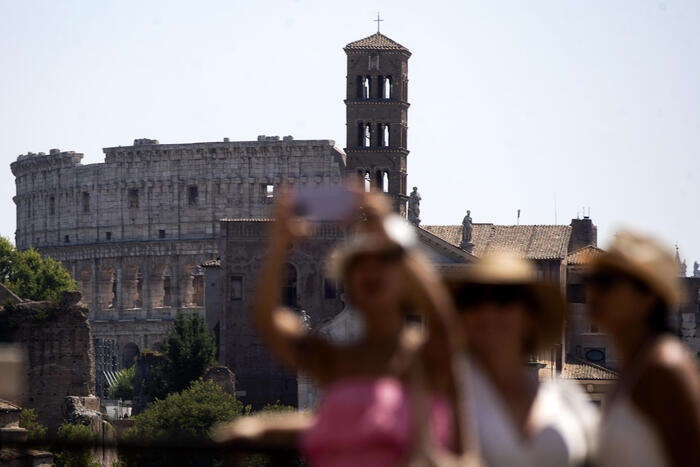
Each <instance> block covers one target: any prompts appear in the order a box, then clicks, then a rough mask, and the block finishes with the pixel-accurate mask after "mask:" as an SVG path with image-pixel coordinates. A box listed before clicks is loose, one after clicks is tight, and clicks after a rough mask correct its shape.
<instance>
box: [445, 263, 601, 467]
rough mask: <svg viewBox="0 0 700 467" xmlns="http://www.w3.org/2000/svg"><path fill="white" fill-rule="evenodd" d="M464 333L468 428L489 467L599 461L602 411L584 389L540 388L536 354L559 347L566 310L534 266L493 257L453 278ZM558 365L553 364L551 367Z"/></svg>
mask: <svg viewBox="0 0 700 467" xmlns="http://www.w3.org/2000/svg"><path fill="white" fill-rule="evenodd" d="M445 279H446V282H447V284H448V287H449V289H450V291H451V292H452V295H453V297H454V299H455V304H456V307H457V312H458V316H459V322H460V325H461V328H462V329H463V331H464V335H465V337H466V342H468V345H466V346H465V348H464V349H465V351H466V358H464V360H463V367H464V368H463V374H464V375H465V376H466V377H465V378H464V379H465V386H464V404H463V406H464V407H465V408H466V409H467V410H468V412H467V413H466V417H465V418H466V419H467V420H468V422H466V424H467V426H468V427H469V428H470V431H472V430H473V431H474V432H475V436H476V437H477V438H478V442H479V448H480V451H481V456H482V457H483V459H484V462H485V464H486V465H489V466H492V467H493V466H509V467H510V466H525V467H529V466H533V467H534V466H537V467H540V466H576V465H584V464H585V463H586V462H589V461H590V460H591V458H592V454H593V451H594V444H595V438H596V437H595V426H596V422H597V413H596V410H595V408H594V407H593V406H592V405H591V404H590V403H589V402H588V401H587V399H586V397H585V395H584V394H583V392H582V391H581V389H579V388H578V387H577V386H574V385H568V384H567V383H564V382H562V381H560V380H551V381H547V382H543V383H540V382H539V381H538V375H537V371H538V367H539V365H537V364H535V363H536V362H535V361H534V358H533V356H535V355H537V353H538V352H540V351H542V352H544V351H547V350H548V352H545V353H547V355H553V354H555V352H553V346H554V345H555V344H558V343H560V342H561V341H560V339H561V334H562V324H563V317H564V311H565V305H564V302H563V299H562V297H561V294H560V293H559V290H558V286H557V285H556V284H544V283H539V282H537V281H536V280H535V271H534V267H533V266H532V264H530V263H529V262H528V261H526V260H524V259H520V258H518V257H516V256H512V255H509V254H495V255H490V256H486V257H484V258H483V259H481V260H480V261H479V262H478V263H476V264H475V265H474V266H471V267H470V268H469V269H467V270H465V271H462V272H459V273H456V272H453V273H450V274H449V275H446V278H445ZM550 363H551V364H554V362H550Z"/></svg>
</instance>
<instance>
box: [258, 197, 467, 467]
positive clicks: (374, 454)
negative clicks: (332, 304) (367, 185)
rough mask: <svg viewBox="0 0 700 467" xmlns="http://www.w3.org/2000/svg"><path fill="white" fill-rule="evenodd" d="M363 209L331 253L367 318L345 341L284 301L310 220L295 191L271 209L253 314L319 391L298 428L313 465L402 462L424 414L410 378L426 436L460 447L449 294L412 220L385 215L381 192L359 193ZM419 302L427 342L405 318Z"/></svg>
mask: <svg viewBox="0 0 700 467" xmlns="http://www.w3.org/2000/svg"><path fill="white" fill-rule="evenodd" d="M362 209H363V214H364V217H365V219H364V220H363V221H362V222H360V223H359V226H360V227H359V230H360V231H359V232H358V233H357V234H356V235H353V236H351V237H350V238H349V239H348V241H347V242H346V243H345V244H344V246H342V247H341V248H339V249H338V250H337V251H336V252H335V254H334V255H333V256H332V260H331V266H332V267H331V269H332V271H334V273H335V276H336V277H337V278H338V279H340V280H342V282H343V284H344V289H345V295H346V297H347V299H348V300H349V302H350V303H351V304H352V306H353V307H354V309H356V310H357V311H358V312H359V313H360V314H361V315H362V317H363V318H364V330H365V334H364V336H363V338H362V339H361V340H360V341H359V342H356V343H352V344H348V345H345V346H339V345H334V344H332V343H330V342H328V341H326V340H324V339H323V338H321V337H319V336H316V335H314V334H311V333H309V332H308V330H307V328H306V327H305V326H304V325H303V324H302V322H301V321H300V319H299V317H298V315H297V314H296V313H294V312H293V311H291V310H288V309H286V308H284V307H283V306H282V305H281V296H280V285H281V283H282V274H283V269H282V266H283V264H284V262H285V260H286V258H287V255H288V253H289V249H288V246H289V244H290V243H291V242H292V241H296V240H301V239H303V238H304V237H305V236H306V235H307V232H308V229H309V225H308V223H307V222H306V221H305V220H303V219H301V218H298V217H295V216H294V214H293V210H294V195H293V194H292V195H291V196H282V197H281V198H280V199H279V202H278V205H277V207H276V211H275V219H276V221H275V223H274V227H273V229H272V232H271V237H270V243H269V247H268V252H267V257H266V260H265V263H264V265H263V268H262V272H261V277H260V282H259V286H258V288H257V296H256V303H255V310H254V319H255V322H256V324H257V327H258V330H259V332H260V334H261V336H262V338H263V339H264V340H265V342H266V343H267V345H268V347H269V349H270V350H271V352H272V353H273V354H274V355H276V356H277V357H278V358H279V359H280V360H282V362H284V363H285V364H286V365H287V366H288V367H291V368H294V369H296V370H299V371H303V372H304V373H306V374H307V375H309V376H311V377H312V378H313V379H314V380H315V381H316V382H317V383H318V384H319V385H320V386H321V388H322V390H323V397H322V399H321V401H320V405H319V407H318V410H317V416H316V421H315V424H314V426H313V427H312V428H311V429H309V430H308V431H307V432H306V433H305V434H304V435H303V437H302V440H301V448H302V452H303V453H304V454H305V456H306V458H307V459H308V460H309V462H310V464H311V465H315V466H329V465H333V466H344V465H347V466H350V465H352V466H362V467H371V466H392V465H403V464H404V463H405V462H408V461H409V459H411V458H414V457H415V455H416V448H417V447H418V446H420V445H421V441H420V440H419V439H418V438H419V437H420V436H421V430H420V425H421V424H422V423H423V420H420V416H419V414H420V412H419V411H418V410H417V409H416V407H415V405H416V404H414V402H415V401H416V400H419V399H420V398H418V399H417V398H416V397H415V394H414V393H413V392H412V391H411V390H409V387H414V386H415V385H413V386H412V385H411V384H409V382H410V381H419V382H420V385H421V388H420V389H421V391H423V390H424V391H425V394H426V395H427V397H426V398H425V399H426V400H427V404H426V405H427V406H428V408H427V410H425V411H424V413H425V414H426V415H427V417H428V419H429V420H430V423H428V425H429V426H430V430H429V434H428V436H429V437H430V438H432V439H434V440H436V442H437V444H440V445H442V446H446V447H448V448H450V449H452V450H453V451H455V452H461V449H462V446H461V429H460V424H459V421H458V420H457V419H456V417H454V415H453V414H454V410H453V408H454V407H455V406H457V407H458V406H459V401H458V398H457V393H456V389H455V387H456V385H455V381H454V372H453V368H452V354H451V349H452V347H451V344H452V343H453V342H454V338H453V337H452V334H453V333H452V329H453V326H451V325H450V323H449V319H450V314H449V311H450V301H449V296H448V295H447V292H446V291H445V289H444V286H442V284H441V283H440V280H439V277H437V275H436V274H435V273H434V272H433V271H432V269H431V268H430V266H429V264H428V263H427V261H426V260H425V259H424V258H423V257H422V256H421V255H420V254H419V252H418V251H417V249H416V239H415V233H414V231H413V227H412V226H410V225H408V224H407V223H406V222H405V221H404V220H403V219H401V218H399V217H398V216H397V215H395V214H391V210H390V208H389V206H388V203H386V201H385V199H384V198H383V197H380V195H374V194H367V195H365V198H364V202H363V206H362ZM416 311H418V312H420V313H422V314H423V315H424V316H426V318H427V324H428V329H430V332H429V333H428V336H427V341H426V340H425V339H424V336H423V334H422V333H421V332H420V328H419V326H415V325H411V324H409V322H408V320H407V319H406V312H416ZM416 368H417V369H418V371H417V372H414V371H412V369H416ZM415 375H418V377H417V378H416V377H415ZM409 380H410V381H409Z"/></svg>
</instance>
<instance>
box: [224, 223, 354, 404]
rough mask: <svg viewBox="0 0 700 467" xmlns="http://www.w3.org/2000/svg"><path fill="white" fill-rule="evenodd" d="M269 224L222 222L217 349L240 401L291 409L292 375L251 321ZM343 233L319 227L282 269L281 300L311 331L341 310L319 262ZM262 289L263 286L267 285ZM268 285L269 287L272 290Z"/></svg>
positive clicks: (294, 250)
mask: <svg viewBox="0 0 700 467" xmlns="http://www.w3.org/2000/svg"><path fill="white" fill-rule="evenodd" d="M268 228H269V221H265V220H258V221H252V220H247V221H246V220H230V221H222V223H221V232H222V233H221V239H220V242H221V247H220V249H221V251H222V258H221V276H220V282H221V302H222V304H223V306H222V314H221V316H220V317H219V326H220V333H221V340H220V342H221V345H220V347H219V361H220V362H221V363H222V364H224V365H226V366H228V367H229V368H230V369H231V370H232V371H233V372H234V374H235V375H236V389H237V390H238V391H241V392H244V393H245V395H243V396H242V397H241V398H242V399H243V400H244V401H245V402H246V403H251V404H253V406H254V407H261V406H263V405H264V404H266V403H274V402H276V401H278V400H279V401H280V402H281V403H283V404H288V405H296V404H297V400H298V396H297V381H296V374H295V373H293V372H291V371H286V370H284V369H282V368H281V367H280V365H279V364H278V363H277V362H276V360H275V359H274V358H272V356H271V355H270V354H269V353H268V351H267V349H266V347H265V344H264V343H263V342H262V341H261V339H260V338H259V336H258V335H257V332H256V330H255V328H254V326H253V324H252V322H251V319H250V313H251V306H252V302H253V296H254V293H255V288H256V287H257V286H258V283H257V281H258V274H259V271H260V267H261V265H262V262H263V259H264V257H265V254H266V247H267V245H266V242H265V238H266V237H267V231H268ZM344 235H345V232H344V231H343V230H342V229H340V228H338V227H337V226H333V225H319V226H318V227H317V229H316V231H315V233H314V234H313V235H312V236H311V237H310V238H309V239H307V240H305V241H303V242H301V243H300V244H298V245H295V246H294V248H292V249H291V251H290V257H289V259H288V261H287V265H286V268H285V271H286V277H285V279H284V283H283V284H282V300H283V302H285V303H286V304H287V305H288V306H289V307H290V308H292V309H295V310H297V311H298V312H299V313H300V314H303V316H304V317H305V319H306V320H307V322H308V324H309V326H310V327H311V328H312V329H317V328H319V327H320V326H321V325H322V323H325V322H326V321H328V320H330V319H332V318H333V317H334V316H335V315H337V314H338V313H339V312H340V311H342V309H343V302H342V300H341V296H340V293H339V291H338V290H337V288H336V284H335V283H333V282H331V281H329V280H328V279H327V278H326V277H324V271H325V267H324V263H325V261H326V257H327V254H328V253H329V252H330V250H331V248H332V246H333V245H335V244H336V242H337V241H338V240H340V239H342V238H343V237H344ZM266 286H267V285H266ZM277 286H278V285H277V284H269V287H277Z"/></svg>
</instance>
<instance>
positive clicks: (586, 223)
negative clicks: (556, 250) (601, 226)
mask: <svg viewBox="0 0 700 467" xmlns="http://www.w3.org/2000/svg"><path fill="white" fill-rule="evenodd" d="M589 245H590V246H598V227H596V226H595V224H593V221H592V220H591V218H590V217H589V216H583V219H571V238H570V239H569V251H576V250H578V249H580V248H583V247H586V246H589Z"/></svg>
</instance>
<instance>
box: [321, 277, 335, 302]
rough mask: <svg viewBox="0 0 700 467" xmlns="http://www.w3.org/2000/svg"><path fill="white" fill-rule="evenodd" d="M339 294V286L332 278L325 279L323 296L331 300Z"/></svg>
mask: <svg viewBox="0 0 700 467" xmlns="http://www.w3.org/2000/svg"><path fill="white" fill-rule="evenodd" d="M337 296H338V288H337V287H336V285H335V282H334V281H332V280H330V279H323V297H324V298H326V299H328V300H330V299H333V298H336V297H337Z"/></svg>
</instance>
